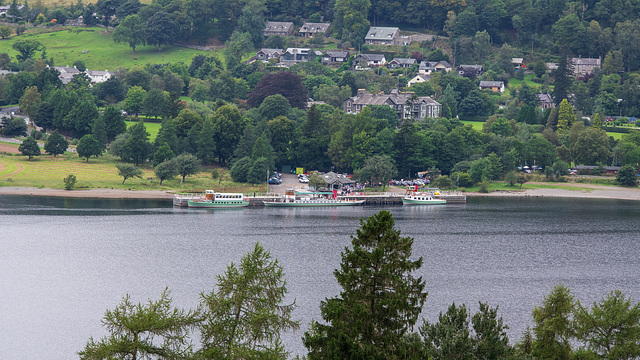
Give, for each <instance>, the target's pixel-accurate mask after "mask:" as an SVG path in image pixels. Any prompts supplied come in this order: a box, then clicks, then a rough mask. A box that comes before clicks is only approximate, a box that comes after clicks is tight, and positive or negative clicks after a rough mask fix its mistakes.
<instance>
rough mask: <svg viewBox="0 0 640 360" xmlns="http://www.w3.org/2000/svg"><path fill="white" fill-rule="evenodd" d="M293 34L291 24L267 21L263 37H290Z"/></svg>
mask: <svg viewBox="0 0 640 360" xmlns="http://www.w3.org/2000/svg"><path fill="white" fill-rule="evenodd" d="M292 33H293V23H292V22H279V21H267V22H266V23H265V26H264V31H263V34H264V36H270V35H279V36H290V35H291V34H292Z"/></svg>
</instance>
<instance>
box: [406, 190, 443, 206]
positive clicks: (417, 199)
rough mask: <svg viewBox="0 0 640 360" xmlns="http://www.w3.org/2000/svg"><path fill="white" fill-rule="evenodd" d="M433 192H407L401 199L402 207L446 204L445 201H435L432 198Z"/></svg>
mask: <svg viewBox="0 0 640 360" xmlns="http://www.w3.org/2000/svg"><path fill="white" fill-rule="evenodd" d="M433 195H434V193H433V192H418V191H414V190H409V191H407V193H406V195H405V196H404V197H403V198H402V204H403V205H442V204H446V203H447V200H444V199H436V198H434V197H433Z"/></svg>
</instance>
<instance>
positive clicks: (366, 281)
mask: <svg viewBox="0 0 640 360" xmlns="http://www.w3.org/2000/svg"><path fill="white" fill-rule="evenodd" d="M360 225H361V227H360V229H358V230H357V231H356V236H352V237H351V243H352V248H345V250H344V252H343V253H342V262H341V264H340V268H339V269H336V270H335V271H334V275H335V277H336V280H337V281H338V284H339V285H340V287H341V288H342V290H341V292H340V295H339V296H338V297H334V298H331V299H327V300H326V301H323V302H322V303H321V305H320V310H321V313H322V318H323V319H324V320H325V321H326V322H327V323H328V324H327V325H325V324H321V323H319V322H316V321H313V322H312V324H311V328H310V329H309V330H308V331H307V332H306V333H305V335H304V337H303V343H304V345H305V346H306V347H307V349H308V350H309V355H308V356H309V359H311V360H315V359H337V358H341V359H392V358H395V357H396V356H399V354H402V353H403V352H404V350H405V349H403V344H405V343H404V342H403V341H402V339H403V337H404V336H405V335H406V334H407V332H408V331H409V330H410V329H411V328H412V327H413V326H414V325H415V323H416V321H417V320H418V316H419V315H420V312H421V311H422V305H423V304H424V302H425V299H426V297H427V292H426V291H424V288H425V282H424V281H423V280H422V278H421V277H418V278H416V277H414V276H413V275H412V274H411V273H412V272H413V271H415V270H418V269H419V268H420V267H422V258H419V259H417V260H415V261H414V260H411V259H410V257H411V255H412V245H413V239H412V238H410V237H401V236H400V231H399V230H396V229H395V222H394V220H393V216H392V215H391V213H390V212H389V211H381V212H379V213H377V214H375V215H373V216H371V217H370V218H368V219H367V220H366V221H365V220H360Z"/></svg>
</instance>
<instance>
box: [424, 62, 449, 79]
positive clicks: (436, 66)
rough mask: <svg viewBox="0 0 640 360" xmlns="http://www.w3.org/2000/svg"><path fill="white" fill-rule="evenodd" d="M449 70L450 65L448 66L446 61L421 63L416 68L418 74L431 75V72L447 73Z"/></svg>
mask: <svg viewBox="0 0 640 360" xmlns="http://www.w3.org/2000/svg"><path fill="white" fill-rule="evenodd" d="M451 69H452V67H451V64H449V62H448V61H444V60H442V61H423V62H421V63H420V65H419V66H418V73H419V74H426V75H431V73H432V72H438V71H444V72H449V71H451Z"/></svg>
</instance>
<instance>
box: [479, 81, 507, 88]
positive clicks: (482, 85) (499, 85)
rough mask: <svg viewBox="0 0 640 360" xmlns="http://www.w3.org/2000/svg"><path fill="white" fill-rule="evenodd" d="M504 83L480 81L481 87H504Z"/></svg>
mask: <svg viewBox="0 0 640 360" xmlns="http://www.w3.org/2000/svg"><path fill="white" fill-rule="evenodd" d="M503 86H504V83H503V82H502V81H480V87H503Z"/></svg>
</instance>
